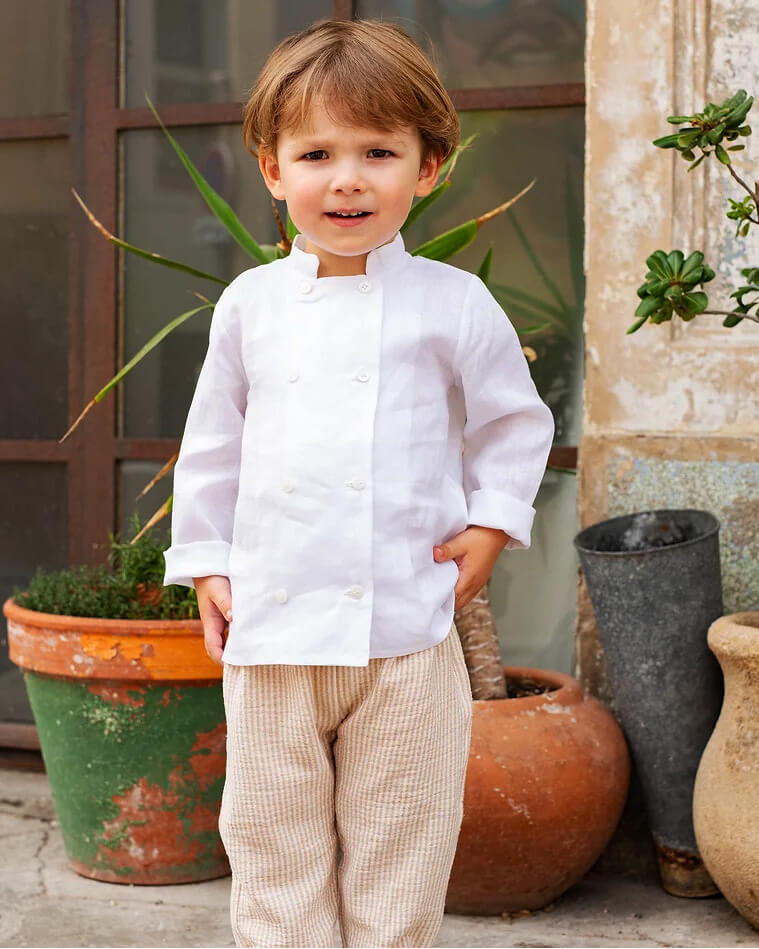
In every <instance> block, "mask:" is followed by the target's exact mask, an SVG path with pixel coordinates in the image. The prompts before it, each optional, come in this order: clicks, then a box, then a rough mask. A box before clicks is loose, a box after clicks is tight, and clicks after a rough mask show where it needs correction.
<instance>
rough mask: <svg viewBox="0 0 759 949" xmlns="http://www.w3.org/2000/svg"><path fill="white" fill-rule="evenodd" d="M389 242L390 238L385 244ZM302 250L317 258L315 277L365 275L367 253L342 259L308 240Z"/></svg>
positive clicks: (339, 255) (340, 256) (342, 257)
mask: <svg viewBox="0 0 759 949" xmlns="http://www.w3.org/2000/svg"><path fill="white" fill-rule="evenodd" d="M394 236H395V235H393V237H394ZM391 241H392V238H391V240H390V241H386V243H388V244H389V243H391ZM382 246H384V245H382ZM303 249H304V250H305V252H306V253H307V254H315V255H316V256H317V257H318V258H319V270H318V272H317V274H316V276H317V277H358V276H361V275H362V274H365V273H366V258H367V257H368V256H369V253H368V252H367V253H366V254H359V255H358V256H356V257H344V256H342V255H341V254H332V253H330V251H328V250H325V249H324V248H323V247H318V246H317V245H316V244H314V243H313V242H312V241H310V240H308V239H307V240H306V241H305V243H304V245H303Z"/></svg>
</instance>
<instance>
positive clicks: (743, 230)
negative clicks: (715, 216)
mask: <svg viewBox="0 0 759 949" xmlns="http://www.w3.org/2000/svg"><path fill="white" fill-rule="evenodd" d="M727 200H728V201H729V202H730V210H729V211H728V212H727V213H726V215H725V216H726V217H727V218H728V219H729V220H731V221H737V222H738V226H737V227H736V229H735V236H736V237H738V236H741V237H745V236H746V235H747V234H748V231H749V228H750V227H751V215H752V214H753V213H754V211H755V210H756V205H755V203H754V199H753V198H752V197H750V196H748V197H745V198H744V199H743V200H742V201H735V200H734V199H733V198H728V199H727Z"/></svg>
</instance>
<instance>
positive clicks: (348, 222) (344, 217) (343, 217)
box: [324, 211, 372, 227]
mask: <svg viewBox="0 0 759 949" xmlns="http://www.w3.org/2000/svg"><path fill="white" fill-rule="evenodd" d="M324 213H325V214H326V216H327V217H328V218H329V219H330V220H331V221H334V222H335V224H337V226H338V227H355V226H356V225H358V224H361V222H362V221H365V220H366V219H367V218H368V217H371V214H372V212H371V211H325V212H324Z"/></svg>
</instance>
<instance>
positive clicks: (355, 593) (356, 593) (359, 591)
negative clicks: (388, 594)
mask: <svg viewBox="0 0 759 949" xmlns="http://www.w3.org/2000/svg"><path fill="white" fill-rule="evenodd" d="M347 595H348V596H350V597H352V598H353V599H354V600H360V599H361V597H362V596H363V595H364V588H363V587H361V586H358V584H357V585H356V586H353V587H351V588H350V590H348V594H347Z"/></svg>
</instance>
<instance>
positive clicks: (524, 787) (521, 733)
mask: <svg viewBox="0 0 759 949" xmlns="http://www.w3.org/2000/svg"><path fill="white" fill-rule="evenodd" d="M504 671H505V673H506V676H507V678H508V679H510V680H511V679H515V678H519V677H527V678H529V679H533V680H535V681H537V682H538V683H545V684H546V685H547V686H548V687H549V691H547V692H545V693H544V694H542V695H531V696H528V697H525V698H508V699H494V700H488V701H475V702H474V705H473V718H472V741H471V748H470V754H469V764H468V768H467V776H466V784H465V789H464V818H463V821H462V825H461V831H460V834H459V840H458V845H457V849H456V856H455V859H454V862H453V867H452V870H451V876H450V880H449V884H448V893H447V897H446V910H447V911H448V912H450V913H464V914H482V915H495V914H500V913H503V912H514V911H517V910H523V909H539V908H541V907H543V906H546V905H547V904H548V903H551V902H552V901H553V900H555V899H556V898H557V897H558V896H560V895H561V894H562V893H563V892H564V891H565V890H567V889H568V888H569V887H570V886H572V884H574V883H576V882H577V881H578V880H580V879H581V877H582V876H583V875H584V874H585V873H586V871H587V870H589V869H590V867H591V866H592V865H593V864H594V863H595V861H596V860H597V859H598V857H599V856H600V854H601V852H602V850H603V849H604V847H605V846H606V844H607V843H608V841H609V838H610V837H611V835H612V833H613V831H614V828H615V827H616V825H617V822H618V821H619V818H620V816H621V814H622V809H623V807H624V803H625V798H626V795H627V789H628V784H629V778H630V761H629V755H628V751H627V745H626V743H625V739H624V736H623V734H622V731H621V729H620V727H619V726H618V725H617V723H616V721H615V719H614V717H613V715H612V714H611V713H610V712H609V711H608V709H606V708H605V706H603V705H602V704H601V703H600V702H599V701H598V700H596V699H594V698H591V697H585V696H583V693H582V689H581V687H580V683H579V682H578V681H577V680H576V679H574V678H572V677H571V676H569V675H564V674H563V673H560V672H549V671H546V670H544V669H527V668H516V667H514V668H511V667H508V668H506V669H505V670H504Z"/></svg>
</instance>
